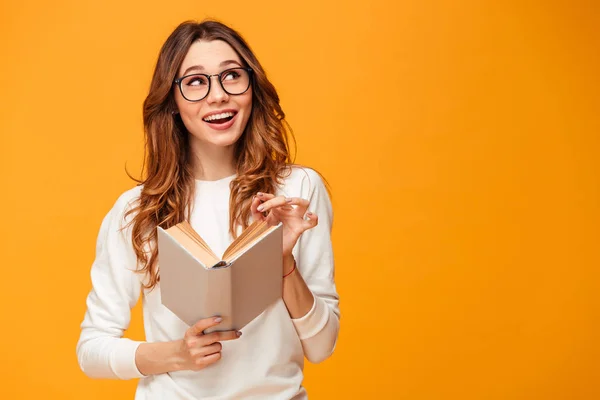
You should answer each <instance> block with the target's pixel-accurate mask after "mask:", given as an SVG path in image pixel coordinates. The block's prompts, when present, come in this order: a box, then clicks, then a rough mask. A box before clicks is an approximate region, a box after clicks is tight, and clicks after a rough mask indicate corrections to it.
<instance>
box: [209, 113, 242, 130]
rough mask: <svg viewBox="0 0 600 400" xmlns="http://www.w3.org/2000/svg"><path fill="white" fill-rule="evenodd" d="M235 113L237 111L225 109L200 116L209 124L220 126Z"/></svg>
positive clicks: (230, 119)
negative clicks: (225, 110) (221, 111)
mask: <svg viewBox="0 0 600 400" xmlns="http://www.w3.org/2000/svg"><path fill="white" fill-rule="evenodd" d="M236 114H237V112H235V111H227V112H223V113H219V114H212V115H209V116H208V117H204V118H202V120H203V121H204V122H206V123H207V124H208V125H209V126H213V127H222V126H223V125H225V124H227V123H228V122H230V121H232V120H233V118H234V117H235V116H236Z"/></svg>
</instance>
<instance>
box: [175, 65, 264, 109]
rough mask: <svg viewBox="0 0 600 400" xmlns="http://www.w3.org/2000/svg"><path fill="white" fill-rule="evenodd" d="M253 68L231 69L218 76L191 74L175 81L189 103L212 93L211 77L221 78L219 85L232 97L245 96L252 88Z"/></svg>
mask: <svg viewBox="0 0 600 400" xmlns="http://www.w3.org/2000/svg"><path fill="white" fill-rule="evenodd" d="M252 72H253V71H252V68H241V67H240V68H230V69H226V70H225V71H222V72H221V73H218V74H213V75H207V74H191V75H186V76H182V77H181V78H177V79H175V80H174V81H173V83H174V84H176V85H177V86H179V91H180V92H181V95H182V96H183V98H184V99H186V100H187V101H200V100H202V99H203V98H205V97H206V96H208V93H209V92H210V84H211V81H212V79H211V77H213V76H216V77H218V78H219V83H220V84H221V87H222V88H223V90H224V91H225V93H227V94H230V95H234V96H235V95H239V94H244V93H246V91H247V90H248V89H249V88H250V81H251V77H250V75H251V73H252Z"/></svg>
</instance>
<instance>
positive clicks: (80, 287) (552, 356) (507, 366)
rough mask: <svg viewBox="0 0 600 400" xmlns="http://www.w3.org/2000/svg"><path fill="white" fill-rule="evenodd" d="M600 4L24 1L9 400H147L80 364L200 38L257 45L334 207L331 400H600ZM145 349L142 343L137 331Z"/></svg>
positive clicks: (9, 204)
mask: <svg viewBox="0 0 600 400" xmlns="http://www.w3.org/2000/svg"><path fill="white" fill-rule="evenodd" d="M598 15H600V10H599V7H598V5H597V4H593V2H592V1H583V0H578V1H571V2H567V1H562V2H560V1H543V2H542V1H537V2H532V1H528V2H521V1H516V0H514V1H505V2H496V1H487V2H486V1H462V2H461V1H458V2H457V1H425V2H422V1H404V2H395V1H381V0H379V1H373V0H371V1H347V2H342V3H339V4H336V3H334V2H323V1H315V0H309V1H303V2H290V3H282V2H275V1H265V2H252V1H237V0H236V1H228V2H217V1H214V2H199V1H170V2H163V1H148V0H145V1H139V0H137V1H114V0H111V1H102V2H100V1H98V2H89V1H74V0H73V1H61V0H59V1H53V2H45V1H29V0H23V1H14V0H13V1H3V2H2V4H1V6H0V26H1V28H0V40H1V41H2V62H1V63H0V79H1V85H0V87H1V88H2V96H1V98H0V105H1V107H0V109H1V113H2V114H1V116H0V117H1V118H0V128H1V132H2V135H1V143H0V144H1V154H0V163H1V164H0V166H1V171H2V174H1V177H2V186H1V187H2V196H1V198H2V199H1V202H2V203H1V205H0V206H1V209H2V227H1V228H0V229H1V230H2V237H1V238H0V239H1V240H0V245H1V259H2V270H1V271H2V273H1V278H0V304H1V306H0V307H1V315H2V325H1V326H2V328H1V329H0V347H1V362H0V380H1V385H0V398H3V399H38V398H40V399H50V398H52V399H83V398H85V399H106V398H123V399H125V398H132V396H133V393H134V389H135V384H136V382H135V381H127V382H122V381H121V382H119V381H95V380H91V379H88V378H87V377H85V376H84V375H83V374H82V373H81V372H80V371H79V369H78V366H77V362H76V357H75V344H76V341H77V338H78V335H79V323H80V321H81V319H82V317H83V313H84V307H85V304H84V301H85V296H86V294H87V292H88V290H89V288H90V280H89V268H90V265H91V263H92V260H93V256H94V253H93V252H94V245H95V239H96V234H97V231H98V228H99V224H100V221H101V219H102V217H103V216H104V215H105V213H106V212H107V211H108V209H109V208H110V207H111V205H112V204H113V202H114V200H115V199H116V197H117V196H118V195H119V194H120V193H121V192H123V191H124V190H126V189H128V188H130V187H131V186H132V185H133V182H132V181H130V180H129V179H128V178H127V177H126V175H125V173H124V166H125V163H127V165H128V167H129V168H130V170H131V171H133V172H137V171H138V170H139V167H140V165H141V157H142V129H141V104H142V101H143V99H144V96H145V94H146V91H147V88H148V85H149V81H150V77H151V72H152V68H153V65H154V62H155V59H156V56H157V54H158V50H159V47H160V46H161V44H162V42H163V41H164V40H165V39H166V37H167V35H168V34H169V33H170V31H171V30H172V29H173V28H174V27H175V26H176V24H177V23H179V22H181V21H182V20H184V19H190V18H191V19H201V18H203V17H205V16H212V17H216V18H219V19H221V20H223V21H224V22H227V23H229V24H231V25H232V26H233V27H234V28H236V29H238V30H240V31H241V32H242V33H243V35H245V37H246V38H247V39H248V41H249V42H250V43H251V45H252V47H253V48H254V50H255V51H256V53H257V54H258V56H259V58H260V60H261V61H262V63H263V64H264V66H265V67H266V69H267V72H268V75H269V76H270V78H271V79H272V80H273V82H274V83H275V85H276V87H277V88H278V90H279V93H280V95H281V98H282V104H283V106H284V109H285V110H286V112H287V114H288V117H289V122H290V123H291V124H292V126H293V128H294V130H295V133H296V136H297V140H298V153H297V154H298V155H297V161H299V162H302V163H305V164H308V165H311V166H313V167H315V168H317V169H319V170H320V171H322V172H323V173H324V174H325V175H326V176H327V178H328V179H329V181H330V182H331V184H332V187H333V194H334V197H333V203H334V207H335V215H336V218H335V221H336V222H335V225H334V246H335V251H336V261H337V263H336V265H337V283H338V289H339V293H340V295H341V309H342V313H343V314H342V330H341V334H340V339H339V344H338V348H337V351H336V353H335V355H334V356H333V357H332V358H331V359H329V360H327V361H326V362H324V363H322V364H320V365H316V366H315V365H308V366H307V368H306V381H305V383H306V386H307V387H308V391H309V393H310V395H311V398H314V399H331V398H401V399H593V398H598V397H599V396H600V372H599V371H600V368H598V363H599V361H598V360H600V346H599V345H598V337H599V335H600V326H599V325H600V319H599V318H600V313H599V310H600V307H599V306H600V301H599V299H598V293H599V290H598V289H600V287H599V286H600V285H599V283H598V282H599V278H600V276H599V273H598V267H599V266H600V263H599V257H598V239H599V228H598V226H599V222H600V221H599V218H598V217H599V210H598V208H599V207H598V205H599V200H600V198H599V197H600V189H599V182H600V181H599V177H600V172H599V162H598V160H597V156H598V155H599V154H598V151H599V150H600V149H599V132H600V130H599V128H600V123H599V118H598V113H599V111H600V101H599V95H598V93H599V90H600V85H599V81H598V71H599V70H600V61H599V58H598V54H599V52H598V48H599V46H600V41H599V40H598V39H599V37H598V26H599V20H598ZM127 335H128V336H130V337H135V338H142V337H143V336H142V335H143V331H142V325H141V313H140V309H139V306H138V308H136V310H135V317H134V320H133V322H132V326H131V328H130V330H129V332H128V333H127Z"/></svg>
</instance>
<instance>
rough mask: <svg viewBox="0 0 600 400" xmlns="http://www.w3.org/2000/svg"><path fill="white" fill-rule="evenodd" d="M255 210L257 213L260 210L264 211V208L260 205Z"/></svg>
mask: <svg viewBox="0 0 600 400" xmlns="http://www.w3.org/2000/svg"><path fill="white" fill-rule="evenodd" d="M256 209H257V210H258V211H262V210H264V207H263V206H262V205H260V206H258V207H256Z"/></svg>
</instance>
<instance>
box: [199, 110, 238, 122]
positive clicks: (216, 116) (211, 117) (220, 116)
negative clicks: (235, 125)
mask: <svg viewBox="0 0 600 400" xmlns="http://www.w3.org/2000/svg"><path fill="white" fill-rule="evenodd" d="M233 115H234V114H233V113H232V112H225V113H221V114H213V115H209V116H208V117H206V118H204V121H214V120H216V119H223V118H227V117H233Z"/></svg>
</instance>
